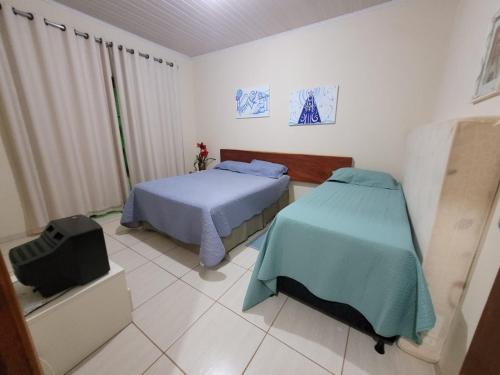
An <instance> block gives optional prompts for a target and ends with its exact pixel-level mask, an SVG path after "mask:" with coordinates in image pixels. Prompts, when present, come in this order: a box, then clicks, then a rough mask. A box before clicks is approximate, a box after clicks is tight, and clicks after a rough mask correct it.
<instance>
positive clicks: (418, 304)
mask: <svg viewBox="0 0 500 375" xmlns="http://www.w3.org/2000/svg"><path fill="white" fill-rule="evenodd" d="M279 276H286V277H289V278H292V279H294V280H296V281H298V282H300V283H301V284H302V285H304V286H305V287H306V288H307V289H308V290H309V291H310V292H311V293H313V294H314V295H315V296H317V297H319V298H322V299H324V300H327V301H334V302H339V303H344V304H348V305H350V306H352V307H354V308H355V309H356V310H358V311H359V312H361V313H362V314H363V315H364V317H365V318H366V319H367V320H368V321H369V322H370V324H371V325H372V326H373V328H374V330H375V332H376V333H377V334H379V335H381V336H385V337H391V336H404V337H407V338H409V339H410V340H413V341H415V342H419V341H420V333H421V332H424V331H426V330H428V329H430V328H432V327H433V326H434V321H435V319H434V312H433V309H432V303H431V300H430V296H429V293H428V291H427V287H426V283H425V280H424V278H423V274H422V270H421V267H420V261H419V259H418V257H417V255H416V253H415V249H414V247H413V241H412V233H411V228H410V225H409V221H408V216H407V212H406V205H405V199H404V196H403V193H402V191H401V189H395V190H390V189H383V188H374V187H367V186H359V185H351V184H344V183H338V182H333V181H327V182H325V183H323V184H321V185H320V186H318V187H317V188H316V189H314V190H312V191H311V192H309V193H308V194H306V195H305V196H303V197H302V198H301V199H299V200H298V201H296V202H295V203H293V204H291V205H290V206H288V207H286V208H285V209H283V210H282V211H280V212H279V213H278V215H277V216H276V218H275V220H274V221H273V223H272V224H271V227H270V229H269V231H268V233H267V236H266V239H265V241H264V244H263V247H262V249H261V251H260V253H259V257H258V259H257V262H256V264H255V267H254V271H253V274H252V277H251V281H250V284H249V287H248V290H247V293H246V297H245V301H244V306H243V309H244V310H246V309H249V308H251V307H252V306H254V305H256V304H258V303H260V302H262V301H263V300H265V299H266V298H267V297H269V296H271V295H273V294H275V293H276V291H277V278H278V277H279Z"/></svg>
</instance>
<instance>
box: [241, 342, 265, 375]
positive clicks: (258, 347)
mask: <svg viewBox="0 0 500 375" xmlns="http://www.w3.org/2000/svg"><path fill="white" fill-rule="evenodd" d="M266 337H267V333H264V336H263V337H262V340H260V343H259V345H258V346H257V349H255V351H254V352H253V354H252V357H251V358H250V360H249V361H248V363H247V364H246V366H245V368H244V369H243V372H242V374H244V373H245V371H246V370H247V369H248V366H250V363H252V361H253V359H254V358H255V355H256V354H257V352H258V351H259V349H260V347H261V346H262V343H263V342H264V340H265V338H266Z"/></svg>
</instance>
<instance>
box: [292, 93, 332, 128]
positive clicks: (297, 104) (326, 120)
mask: <svg viewBox="0 0 500 375" xmlns="http://www.w3.org/2000/svg"><path fill="white" fill-rule="evenodd" d="M338 92H339V87H338V86H321V87H315V88H310V89H301V90H297V91H293V92H292V93H291V94H290V101H289V103H288V112H289V118H288V125H290V126H301V125H324V124H335V119H336V115H337V96H338Z"/></svg>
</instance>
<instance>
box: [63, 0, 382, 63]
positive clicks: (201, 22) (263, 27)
mask: <svg viewBox="0 0 500 375" xmlns="http://www.w3.org/2000/svg"><path fill="white" fill-rule="evenodd" d="M56 1H58V2H60V3H62V4H65V5H68V6H70V7H71V8H74V9H78V10H80V11H81V12H84V13H87V14H89V15H91V16H92V17H95V18H98V19H101V20H103V21H105V22H107V23H110V24H112V25H114V26H117V27H119V28H122V29H124V30H127V31H130V32H132V33H134V34H137V35H139V36H141V37H143V38H145V39H148V40H151V41H153V42H156V43H158V44H161V45H163V46H165V47H168V48H171V49H173V50H176V51H178V52H182V53H184V54H186V55H188V56H197V55H201V54H204V53H207V52H212V51H216V50H219V49H222V48H227V47H231V46H234V45H237V44H241V43H245V42H249V41H252V40H256V39H260V38H263V37H266V36H269V35H273V34H277V33H280V32H283V31H286V30H290V29H294V28H297V27H301V26H305V25H309V24H312V23H315V22H319V21H323V20H326V19H329V18H333V17H337V16H340V15H342V14H347V13H351V12H355V11H358V10H361V9H364V8H368V7H370V6H373V5H377V4H381V3H384V2H386V1H389V0H56Z"/></svg>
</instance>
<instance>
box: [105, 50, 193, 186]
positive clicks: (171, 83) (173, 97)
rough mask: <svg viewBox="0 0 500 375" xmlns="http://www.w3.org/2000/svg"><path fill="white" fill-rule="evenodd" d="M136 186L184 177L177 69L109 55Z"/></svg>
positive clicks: (124, 55)
mask: <svg viewBox="0 0 500 375" xmlns="http://www.w3.org/2000/svg"><path fill="white" fill-rule="evenodd" d="M110 55H111V64H112V66H113V74H114V77H115V82H116V87H117V92H118V98H119V101H120V113H121V120H122V125H123V131H124V138H125V150H126V154H127V161H128V167H129V172H130V180H131V183H132V184H136V183H137V182H141V181H148V180H154V179H158V178H164V177H169V176H175V175H178V174H181V173H183V172H184V151H183V141H182V127H181V115H180V102H179V95H180V94H179V84H178V74H179V72H178V70H177V67H176V66H174V67H170V66H169V65H167V64H166V62H165V60H163V61H162V63H160V62H157V61H155V60H153V57H152V56H149V58H145V57H143V56H139V51H137V50H135V51H134V53H131V50H130V51H129V52H127V51H126V48H122V49H119V48H118V47H117V46H116V45H115V46H113V48H112V49H111V50H110Z"/></svg>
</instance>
